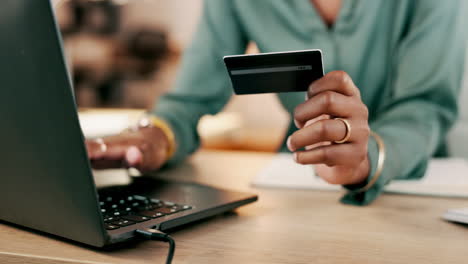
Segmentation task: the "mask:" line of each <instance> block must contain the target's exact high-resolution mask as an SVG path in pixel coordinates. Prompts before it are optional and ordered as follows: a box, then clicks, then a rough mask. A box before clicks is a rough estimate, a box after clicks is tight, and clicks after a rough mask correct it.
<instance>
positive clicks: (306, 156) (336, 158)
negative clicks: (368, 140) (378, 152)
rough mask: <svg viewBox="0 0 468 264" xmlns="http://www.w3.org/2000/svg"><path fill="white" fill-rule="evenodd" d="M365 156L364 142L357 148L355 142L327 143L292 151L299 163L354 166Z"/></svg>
mask: <svg viewBox="0 0 468 264" xmlns="http://www.w3.org/2000/svg"><path fill="white" fill-rule="evenodd" d="M366 158H367V145H366V144H362V145H361V146H359V148H357V147H356V145H355V144H338V145H329V146H322V147H318V148H315V149H313V150H308V151H297V152H295V153H294V160H295V161H296V162H297V163H299V164H325V165H327V166H330V167H331V166H337V165H340V166H349V167H355V165H356V164H360V163H362V161H364V160H365V159H366Z"/></svg>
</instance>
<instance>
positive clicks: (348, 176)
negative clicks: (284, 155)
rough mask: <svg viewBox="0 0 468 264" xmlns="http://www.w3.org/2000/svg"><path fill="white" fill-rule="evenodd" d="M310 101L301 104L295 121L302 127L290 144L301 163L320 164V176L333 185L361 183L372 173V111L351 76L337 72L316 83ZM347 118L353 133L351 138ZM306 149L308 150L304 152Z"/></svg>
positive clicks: (292, 137) (310, 92)
mask: <svg viewBox="0 0 468 264" xmlns="http://www.w3.org/2000/svg"><path fill="white" fill-rule="evenodd" d="M307 98H308V99H307V100H306V102H304V103H302V104H300V105H298V106H297V107H296V109H295V112H294V122H295V124H296V126H297V127H298V128H299V130H298V131H296V132H295V133H294V134H292V135H291V136H290V137H289V138H288V141H287V144H288V148H289V149H290V150H291V151H293V152H294V159H295V161H296V162H297V163H300V164H318V165H317V166H315V169H316V172H317V174H318V175H319V176H320V177H321V178H323V179H324V180H325V181H327V182H328V183H331V184H342V185H347V184H359V183H363V182H365V180H366V179H367V177H368V176H369V173H370V165H369V159H368V156H367V142H368V138H369V133H370V128H369V124H368V110H367V107H366V105H365V104H364V103H363V102H362V100H361V95H360V92H359V89H358V88H357V87H356V86H355V85H354V83H353V81H352V79H351V78H350V77H349V75H348V74H346V73H345V72H342V71H334V72H330V73H328V74H327V75H325V76H324V77H323V78H321V79H320V80H317V81H315V82H313V83H312V84H311V85H310V87H309V90H308V93H307ZM330 117H333V118H342V119H345V120H346V121H347V122H348V123H349V125H350V128H351V130H350V131H349V132H350V138H349V139H348V140H347V141H346V142H345V143H343V144H337V143H334V142H335V141H341V140H343V139H344V138H345V137H346V136H347V133H348V130H347V127H346V124H345V121H342V120H339V119H333V118H330ZM302 148H305V150H300V149H302Z"/></svg>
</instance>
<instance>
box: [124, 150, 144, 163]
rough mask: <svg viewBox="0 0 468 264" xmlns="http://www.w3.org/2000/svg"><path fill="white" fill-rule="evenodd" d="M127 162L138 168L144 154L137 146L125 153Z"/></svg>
mask: <svg viewBox="0 0 468 264" xmlns="http://www.w3.org/2000/svg"><path fill="white" fill-rule="evenodd" d="M125 160H126V161H127V163H128V165H129V166H136V165H138V164H139V163H140V162H141V161H142V160H143V154H142V153H141V151H140V149H138V148H137V147H135V146H132V147H129V148H128V149H127V152H126V153H125Z"/></svg>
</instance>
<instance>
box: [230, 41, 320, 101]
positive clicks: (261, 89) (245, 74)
mask: <svg viewBox="0 0 468 264" xmlns="http://www.w3.org/2000/svg"><path fill="white" fill-rule="evenodd" d="M224 63H225V64H226V68H227V71H228V73H229V77H230V78H231V82H232V86H233V88H234V92H235V93H236V94H257V93H285V92H303V91H307V89H308V87H309V85H310V84H311V83H312V82H313V81H315V80H317V79H320V78H321V77H323V63H322V51H321V50H317V49H315V50H300V51H287V52H273V53H260V54H248V55H233V56H225V57H224Z"/></svg>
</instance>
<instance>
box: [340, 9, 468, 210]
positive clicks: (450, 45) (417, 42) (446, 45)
mask: <svg viewBox="0 0 468 264" xmlns="http://www.w3.org/2000/svg"><path fill="white" fill-rule="evenodd" d="M464 4H465V3H464V1H452V2H450V3H441V2H435V1H434V2H425V1H420V2H418V6H417V8H416V11H415V12H416V13H415V14H414V16H413V17H412V19H411V24H410V25H409V30H408V33H407V35H406V36H405V37H404V38H403V39H401V41H400V42H399V44H398V48H397V50H396V52H395V54H394V58H395V63H394V70H393V73H392V76H393V78H392V79H391V84H390V85H391V87H392V88H393V89H391V91H389V93H388V94H385V95H384V98H385V99H383V100H382V102H383V103H382V104H381V105H380V108H379V109H378V111H377V112H376V113H374V114H373V115H371V117H370V122H369V123H370V127H371V129H372V130H373V131H375V132H376V133H378V134H379V135H380V136H381V137H382V138H383V140H384V142H385V145H386V156H387V159H386V161H385V164H384V169H383V172H382V174H381V176H380V178H379V179H378V180H377V182H376V183H375V185H374V186H373V187H372V188H370V189H369V190H367V191H366V192H358V193H356V192H350V193H348V194H347V195H346V196H345V197H344V198H343V199H342V201H343V202H345V203H350V204H358V205H364V204H368V203H370V202H372V201H373V200H374V199H375V198H376V197H377V196H378V195H379V194H380V193H381V192H382V191H383V188H384V186H385V185H386V184H387V183H389V182H390V181H391V180H392V179H410V178H420V177H422V176H423V175H424V173H425V170H426V167H427V164H428V160H429V159H430V158H431V157H432V156H433V155H434V154H435V153H436V151H437V149H438V148H439V147H440V146H442V145H443V143H444V140H445V137H446V134H447V131H448V130H449V129H450V127H451V126H452V124H453V123H454V122H455V120H456V117H457V95H458V91H459V87H460V85H461V78H462V74H463V64H464V50H465V38H466V37H465V32H464V31H465V30H464V27H465V21H464V19H463V16H464V13H463V11H465V10H466V8H464ZM368 149H369V154H368V156H369V159H370V165H371V170H370V175H373V173H375V169H376V164H377V158H378V149H377V144H376V142H375V140H374V139H373V138H370V139H369V143H368ZM347 187H348V188H349V189H351V190H353V189H356V188H359V186H347Z"/></svg>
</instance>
